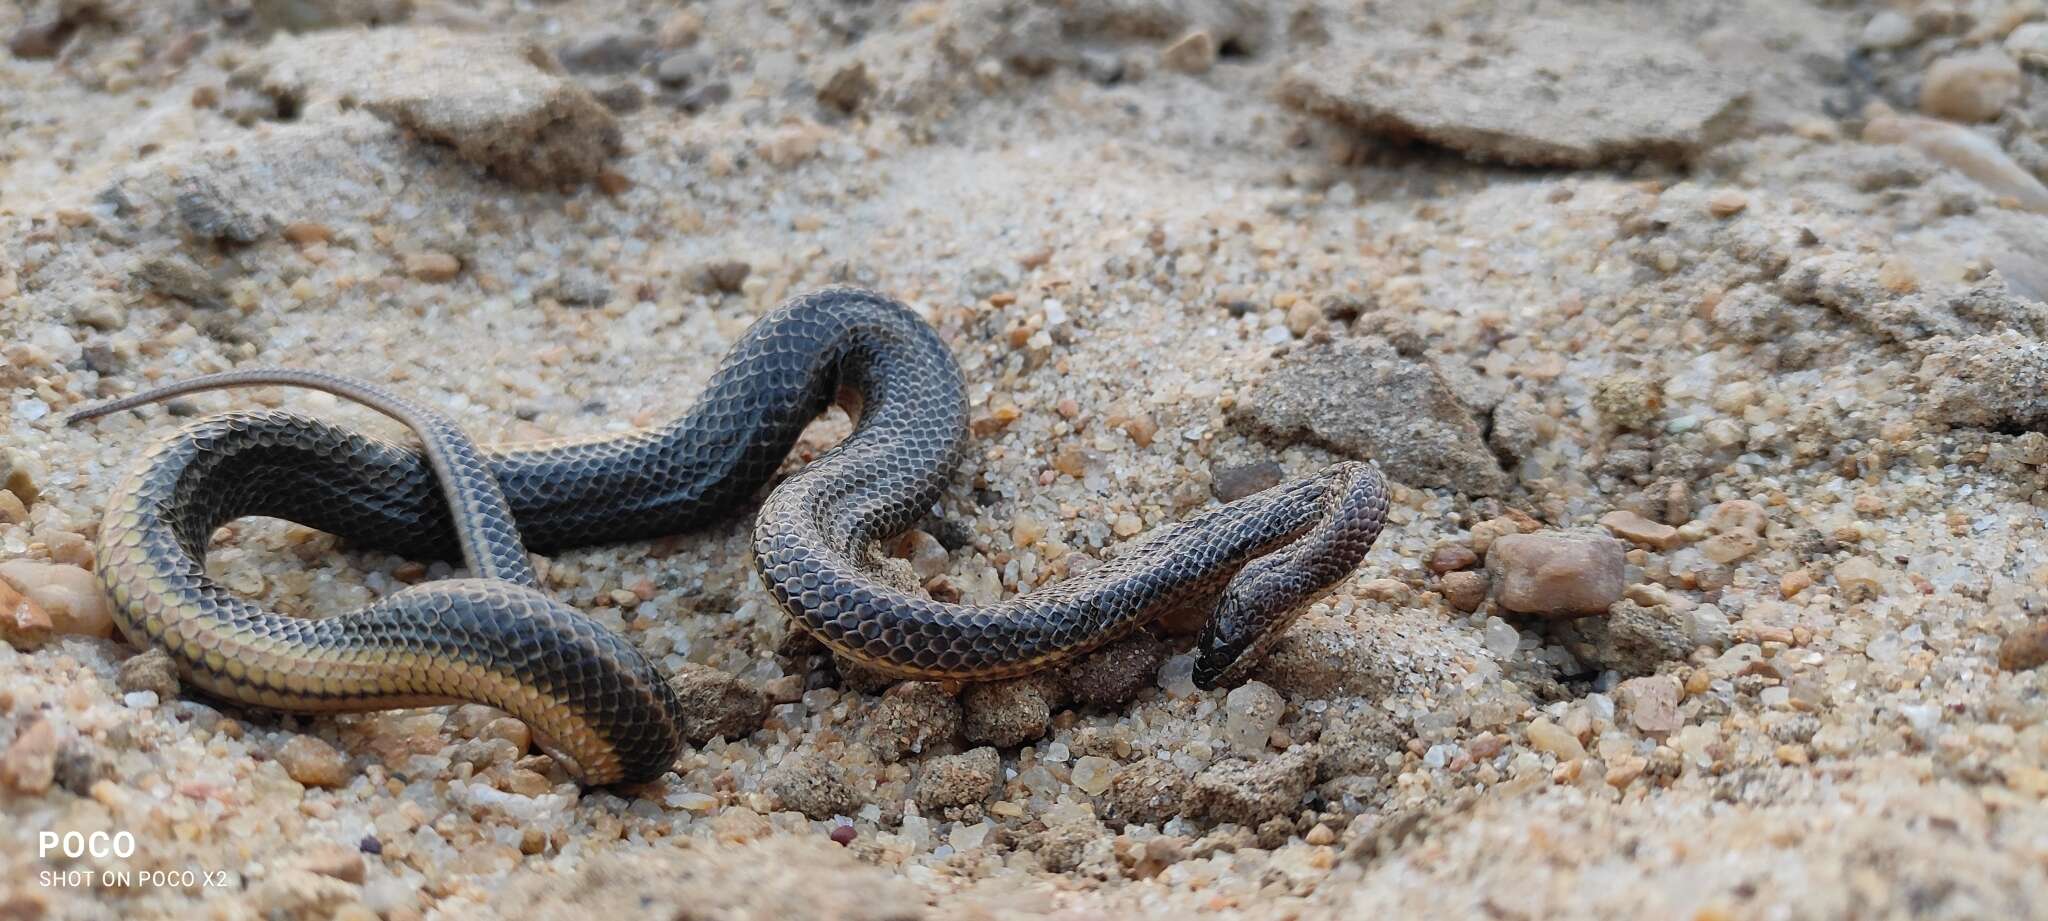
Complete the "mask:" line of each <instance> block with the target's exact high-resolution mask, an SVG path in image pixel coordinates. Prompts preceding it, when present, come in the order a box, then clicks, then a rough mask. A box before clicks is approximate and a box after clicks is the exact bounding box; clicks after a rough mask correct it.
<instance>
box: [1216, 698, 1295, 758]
mask: <svg viewBox="0 0 2048 921" xmlns="http://www.w3.org/2000/svg"><path fill="white" fill-rule="evenodd" d="M1286 712H1287V700H1286V698H1283V697H1281V696H1280V692H1279V691H1275V690H1273V689H1272V688H1271V687H1270V686H1268V685H1266V684H1264V683H1262V682H1258V681H1247V682H1245V683H1244V684H1241V685H1238V686H1237V687H1235V688H1232V689H1230V693H1229V694H1228V695H1226V696H1225V697H1224V698H1223V737H1224V738H1225V739H1226V740H1227V741H1229V743H1230V748H1231V750H1232V751H1234V752H1236V753H1238V754H1240V755H1245V756H1247V757H1249V756H1254V755H1259V754H1263V753H1264V752H1265V751H1266V740H1267V739H1269V738H1271V737H1272V735H1273V730H1275V729H1278V728H1279V727H1280V717H1281V716H1282V715H1284V714H1285V713H1286Z"/></svg>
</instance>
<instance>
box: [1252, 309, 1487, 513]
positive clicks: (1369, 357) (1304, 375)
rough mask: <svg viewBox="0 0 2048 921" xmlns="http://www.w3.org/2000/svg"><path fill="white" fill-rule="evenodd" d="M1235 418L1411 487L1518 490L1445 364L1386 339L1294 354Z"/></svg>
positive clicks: (1264, 434) (1263, 433)
mask: <svg viewBox="0 0 2048 921" xmlns="http://www.w3.org/2000/svg"><path fill="white" fill-rule="evenodd" d="M1231 421H1232V422H1233V423H1234V424H1237V425H1239V426H1242V427H1244V428H1248V429H1250V430H1251V431H1252V432H1254V433H1255V434H1257V435H1259V436H1260V437H1261V438H1263V439H1265V440H1267V441H1268V442H1270V443H1274V444H1281V445H1284V444H1287V443H1291V442H1295V441H1308V442H1311V443H1315V444H1319V445H1323V446H1325V447H1328V448H1329V449H1331V450H1333V451H1337V452H1339V453H1342V454H1345V455H1348V456H1351V457H1356V458H1360V459H1367V458H1369V459H1372V460H1376V461H1378V462H1379V464H1380V467H1381V468H1382V469H1384V470H1385V471H1386V474H1387V476H1389V477H1391V478H1393V479H1395V480H1399V481H1400V482H1403V483H1406V484H1409V485H1411V486H1423V487H1428V486H1448V487H1450V488H1452V489H1456V490H1458V491H1459V492H1463V493H1468V494H1474V495H1500V494H1502V493H1505V492H1507V491H1508V489H1509V486H1510V482H1509V478H1508V475H1507V473H1506V472H1504V471H1502V470H1501V468H1500V462H1499V461H1497V460H1495V459H1494V456H1493V453H1492V452H1491V451H1490V450H1488V449H1487V447H1486V438H1485V435H1484V434H1483V433H1482V432H1481V431H1480V428H1479V423H1478V421H1477V420H1475V419H1474V418H1473V417H1472V414H1471V413H1470V412H1469V411H1468V410H1467V409H1466V408H1465V405H1464V404H1463V403H1462V402H1460V401H1459V400H1458V398H1457V395H1456V394H1455V392H1454V391H1453V390H1452V388H1451V386H1450V384H1449V383H1448V382H1447V381H1446V380H1445V379H1444V376H1443V375H1442V374H1441V373H1439V372H1438V370H1437V369H1436V366H1435V365H1434V364H1432V363H1429V362H1424V361H1417V360H1415V359H1411V358H1408V357H1405V356H1403V355H1402V354H1400V353H1399V352H1397V351H1395V349H1394V346H1393V345H1392V344H1390V343H1388V342H1387V341H1386V340H1385V339H1380V338H1377V337H1373V338H1366V339H1358V340H1342V341H1336V342H1326V343H1318V344H1314V345H1310V346H1307V347H1305V348H1300V349H1296V350H1294V351H1292V352H1289V353H1288V354H1287V355H1285V356H1283V357H1282V358H1280V359H1279V360H1278V361H1276V362H1275V363H1274V365H1273V367H1272V368H1271V369H1269V370H1268V371H1267V372H1266V374H1265V376H1264V377H1262V378H1260V379H1259V380H1258V382H1257V383H1255V384H1254V385H1253V386H1252V388H1251V391H1250V393H1248V394H1247V395H1246V396H1245V397H1244V398H1243V399H1241V400H1239V401H1238V402H1237V404H1236V405H1235V406H1234V407H1233V408H1232V409H1231Z"/></svg>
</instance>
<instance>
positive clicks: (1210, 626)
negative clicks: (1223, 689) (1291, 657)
mask: <svg viewBox="0 0 2048 921" xmlns="http://www.w3.org/2000/svg"><path fill="white" fill-rule="evenodd" d="M1239 589H1240V586H1239V585H1238V584H1237V583H1233V584H1232V586H1231V587H1230V588H1229V589H1226V590H1225V591H1224V592H1223V596H1222V597H1221V598H1218V599H1217V600H1216V609H1215V611H1214V612H1213V613H1211V614H1210V615H1209V622H1208V623H1207V624H1205V625H1203V627H1202V635H1201V637H1200V638H1199V639H1197V640H1196V641H1195V674H1194V679H1195V686H1196V687H1200V688H1216V687H1220V686H1222V685H1225V684H1236V683H1238V682H1240V681H1243V680H1244V678H1245V676H1246V675H1247V674H1249V673H1250V672H1251V669H1252V666H1254V665H1256V664H1258V661H1259V657H1260V656H1262V655H1264V654H1265V651H1266V647H1268V646H1271V645H1272V643H1273V640H1274V639H1275V638H1277V637H1278V636H1279V634H1280V631H1279V630H1277V629H1273V628H1272V627H1270V626H1268V624H1267V623H1266V622H1267V621H1269V620H1270V618H1269V617H1267V616H1266V614H1267V613H1268V612H1267V611H1266V610H1264V608H1263V606H1261V605H1258V604H1254V603H1252V602H1250V601H1248V600H1246V595H1247V594H1249V593H1247V592H1244V591H1241V590H1239ZM1283 626H1284V625H1283Z"/></svg>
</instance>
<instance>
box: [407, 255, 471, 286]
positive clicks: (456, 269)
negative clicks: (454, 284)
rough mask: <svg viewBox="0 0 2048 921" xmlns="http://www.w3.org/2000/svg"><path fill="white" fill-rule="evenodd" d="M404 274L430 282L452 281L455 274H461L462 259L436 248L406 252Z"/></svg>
mask: <svg viewBox="0 0 2048 921" xmlns="http://www.w3.org/2000/svg"><path fill="white" fill-rule="evenodd" d="M405 274H407V275H410V276H412V277H413V278H414V279H416V280H418V281H424V282H430V283H440V282H445V281H453V280H455V276H457V275H460V274H462V260H460V259H457V258H455V257H454V256H451V255H449V254H447V253H443V252H438V251H436V250H423V251H421V252H417V253H407V254H406V255H405Z"/></svg>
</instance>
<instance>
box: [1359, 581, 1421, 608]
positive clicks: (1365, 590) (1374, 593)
mask: <svg viewBox="0 0 2048 921" xmlns="http://www.w3.org/2000/svg"><path fill="white" fill-rule="evenodd" d="M1413 595H1414V593H1413V592H1412V591H1410V590H1409V588H1408V583H1406V582H1403V581H1401V580H1399V579H1371V580H1368V581H1367V582H1366V583H1365V584H1363V585H1360V586H1359V587H1358V597H1360V598H1363V599H1365V600H1367V601H1377V602H1381V603H1383V604H1391V605H1395V606H1399V605H1403V604H1407V603H1408V600H1409V598H1411V597H1412V596H1413Z"/></svg>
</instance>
